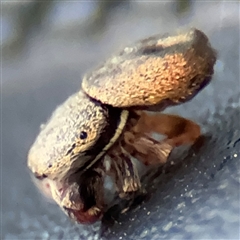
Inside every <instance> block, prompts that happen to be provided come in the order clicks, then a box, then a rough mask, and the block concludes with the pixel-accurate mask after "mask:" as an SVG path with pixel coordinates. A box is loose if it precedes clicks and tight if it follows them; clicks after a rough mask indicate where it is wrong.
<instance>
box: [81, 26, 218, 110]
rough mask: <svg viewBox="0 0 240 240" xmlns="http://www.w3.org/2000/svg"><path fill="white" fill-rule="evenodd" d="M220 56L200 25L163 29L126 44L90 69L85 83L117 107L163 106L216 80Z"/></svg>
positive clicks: (95, 94) (88, 90)
mask: <svg viewBox="0 0 240 240" xmlns="http://www.w3.org/2000/svg"><path fill="white" fill-rule="evenodd" d="M215 62H216V52H215V50H213V49H212V48H211V46H210V43H209V41H208V38H207V36H206V35H205V34H204V33H203V32H201V31H200V30H197V29H190V30H189V31H185V32H181V33H176V34H173V35H169V34H168V35H164V36H163V35H157V36H153V37H150V38H148V39H145V40H142V41H139V42H136V43H135V44H134V45H132V46H130V47H126V48H124V49H123V50H122V51H121V52H119V53H118V54H117V55H114V56H113V57H111V58H110V59H108V60H107V61H106V62H105V63H103V64H102V65H100V66H99V67H98V68H96V69H95V70H93V71H92V72H90V73H88V74H86V75H85V77H84V79H83V82H82V88H83V90H84V91H85V92H86V93H87V94H88V95H89V96H90V97H92V98H94V99H97V100H99V101H101V102H102V103H105V104H110V105H112V106H115V107H137V106H138V107H143V108H149V107H150V106H155V107H156V106H157V109H159V108H163V107H164V106H165V105H176V104H179V103H183V102H185V101H187V100H189V99H191V98H192V97H193V96H195V95H196V94H197V93H198V92H199V90H201V89H202V88H203V87H204V86H205V85H206V84H207V83H208V82H209V81H210V79H211V76H212V74H213V66H214V64H215ZM154 109H156V108H154ZM150 110H151V109H150Z"/></svg>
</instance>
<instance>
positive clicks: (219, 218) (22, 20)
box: [1, 0, 240, 239]
mask: <svg viewBox="0 0 240 240" xmlns="http://www.w3.org/2000/svg"><path fill="white" fill-rule="evenodd" d="M239 16H240V5H239V1H190V0H189V1H178V0H175V1H133V0H122V1H115V0H112V1H97V0H96V1H69V2H66V1H51V0H49V1H27V2H24V1H1V146H2V148H1V177H2V178H1V180H2V181H1V239H98V238H100V237H99V229H100V228H101V229H102V225H101V223H96V224H94V225H93V226H82V225H76V224H74V223H71V222H70V221H69V220H68V218H67V217H66V216H65V215H64V214H63V213H62V212H61V211H60V210H59V208H58V207H57V206H55V205H52V204H51V203H48V202H46V201H45V199H43V198H42V196H41V195H40V194H39V193H38V191H37V190H36V188H35V186H34V185H33V183H32V182H31V179H30V176H29V172H28V170H27V167H26V158H27V152H28V149H29V148H30V146H31V144H32V142H33V141H34V139H35V137H36V135H37V134H38V132H39V126H40V124H41V123H43V122H45V121H46V120H47V119H48V117H49V116H50V114H51V112H52V111H53V110H54V109H55V108H56V106H57V105H59V104H61V103H62V102H63V101H64V100H65V99H66V98H67V97H68V96H69V95H71V94H72V93H74V92H76V91H77V90H78V89H79V88H80V85H81V78H82V76H83V75H84V73H85V72H86V71H89V70H90V69H91V68H93V67H94V66H95V65H96V64H98V63H99V62H101V61H102V60H104V59H106V58H107V57H108V56H110V55H111V54H112V53H113V52H115V51H117V50H119V49H121V48H122V47H124V46H126V45H128V44H131V43H133V42H134V41H136V40H138V39H142V38H145V37H149V36H151V35H154V34H158V33H165V32H171V31H174V30H176V29H179V28H189V27H196V28H199V29H201V30H202V31H204V32H205V33H206V34H207V36H208V37H209V39H210V42H211V44H212V46H213V47H214V48H215V49H217V51H218V61H217V63H216V65H215V75H214V78H213V81H212V83H211V84H210V85H209V86H208V87H207V88H206V89H204V90H203V91H202V92H201V93H200V94H199V95H198V96H197V97H196V98H194V99H193V100H192V101H191V102H189V103H187V104H184V105H182V106H179V107H174V108H171V109H168V110H167V111H168V112H171V113H175V114H180V115H182V116H184V117H188V118H190V119H192V120H194V121H196V122H198V123H199V124H200V125H201V127H202V131H203V134H204V135H205V136H206V141H205V142H204V144H203V147H202V148H201V149H200V150H199V152H198V153H197V154H195V153H194V152H193V151H191V150H190V151H187V152H186V151H183V152H181V151H180V152H179V153H176V154H175V155H174V156H173V157H172V162H173V163H174V162H176V163H175V164H173V165H171V164H170V165H169V166H167V167H165V168H164V169H162V168H159V169H156V168H155V169H151V168H150V169H149V174H148V175H147V176H146V177H145V178H144V180H143V181H144V183H145V184H146V187H147V189H148V190H149V193H150V195H151V196H150V198H149V199H148V200H146V201H145V202H144V203H142V204H141V205H139V206H137V207H136V208H135V209H134V210H132V211H130V212H128V213H125V214H122V215H121V216H119V217H118V221H117V222H116V223H115V224H114V225H113V226H106V227H105V226H104V232H103V233H102V238H103V239H239V237H240V236H239V225H240V221H239V216H240V207H239V206H240V196H239V195H240V191H239V189H240V188H239V187H240V186H239V183H240V180H239V179H240V171H239V170H240V169H239V160H240V157H239V154H240V126H239V124H240V122H239V118H240V108H239V107H240V103H239V97H240V78H239V66H240V65H239V52H240V48H239V43H240V39H239V36H240V34H239V29H240V26H239V23H240V17H239ZM179 160H181V161H179ZM179 162H180V163H179Z"/></svg>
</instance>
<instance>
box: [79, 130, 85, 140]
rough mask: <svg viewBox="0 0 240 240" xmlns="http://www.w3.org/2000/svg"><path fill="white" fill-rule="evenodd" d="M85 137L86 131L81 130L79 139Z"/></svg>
mask: <svg viewBox="0 0 240 240" xmlns="http://www.w3.org/2000/svg"><path fill="white" fill-rule="evenodd" d="M86 138H87V133H86V132H84V131H82V132H81V133H80V139H82V140H84V139H86Z"/></svg>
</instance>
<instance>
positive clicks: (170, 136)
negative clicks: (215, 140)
mask: <svg viewBox="0 0 240 240" xmlns="http://www.w3.org/2000/svg"><path fill="white" fill-rule="evenodd" d="M153 132H156V133H160V134H163V135H166V136H167V138H166V139H164V140H162V141H160V142H158V141H156V140H154V139H153V138H151V137H150V136H149V135H147V134H150V133H153ZM199 136H200V127H199V126H198V125H197V124H196V123H194V122H192V121H190V120H188V119H185V118H182V117H179V116H175V115H168V114H162V113H160V114H156V115H150V114H147V113H145V112H141V117H140V119H139V121H138V122H137V124H136V125H135V126H134V127H133V128H132V129H131V132H126V133H125V136H124V139H125V142H126V144H127V146H126V147H127V148H128V151H129V152H131V154H132V155H133V156H134V157H136V158H138V159H139V160H141V161H142V162H143V163H145V164H146V165H148V164H154V163H162V164H164V163H165V162H166V161H167V159H168V156H169V154H170V153H171V151H172V149H173V148H174V147H177V146H180V145H184V144H193V143H194V142H195V141H196V140H197V138H198V137H199Z"/></svg>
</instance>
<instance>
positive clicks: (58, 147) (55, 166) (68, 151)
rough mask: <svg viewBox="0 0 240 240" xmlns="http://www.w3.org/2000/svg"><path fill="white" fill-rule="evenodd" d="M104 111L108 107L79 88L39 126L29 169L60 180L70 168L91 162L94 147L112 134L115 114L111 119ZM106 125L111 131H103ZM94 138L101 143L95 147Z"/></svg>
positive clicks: (106, 140) (103, 142)
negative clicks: (96, 101)
mask: <svg viewBox="0 0 240 240" xmlns="http://www.w3.org/2000/svg"><path fill="white" fill-rule="evenodd" d="M108 114H109V110H108V109H106V108H103V107H102V106H101V105H99V104H96V103H95V102H94V101H91V100H90V98H88V97H87V96H86V95H85V94H84V93H83V92H81V91H80V92H79V93H77V94H74V95H72V96H71V97H69V98H68V99H67V100H66V101H65V102H64V103H63V104H62V105H60V106H59V107H58V108H57V109H56V110H55V111H54V113H53V114H52V116H51V118H50V119H49V121H48V122H47V123H46V125H44V126H42V128H41V131H40V133H39V135H38V137H37V138H36V140H35V142H34V143H33V145H32V147H31V149H30V151H29V155H28V166H29V168H30V169H31V171H32V172H33V173H35V175H36V176H39V177H43V176H48V177H49V178H50V179H56V178H58V179H60V178H61V177H62V176H64V175H66V172H68V171H70V169H75V168H79V167H83V166H85V164H86V163H88V162H90V163H91V162H92V160H93V159H94V158H95V157H96V155H98V154H99V152H101V149H98V148H102V147H105V146H106V145H107V143H108V141H109V138H111V134H112V135H115V127H116V126H115V125H116V124H117V123H118V121H119V113H118V111H117V110H116V111H115V110H114V114H113V115H114V117H112V118H111V120H109V116H108ZM115 118H116V119H115ZM110 125H111V129H112V130H110V131H109V130H108V131H106V129H108V127H109V126H110ZM82 131H84V132H86V133H87V138H86V139H83V140H82V139H81V138H80V134H81V132H82ZM103 132H105V135H104V134H103ZM106 134H108V135H110V136H107V135H106ZM103 135H104V136H103ZM103 137H104V139H105V140H103V139H102V138H103ZM98 141H101V142H100V143H99V144H98V148H97V147H96V146H95V144H96V145H97V142H98ZM79 159H81V161H79ZM76 165H78V166H76Z"/></svg>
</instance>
